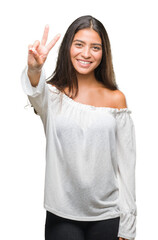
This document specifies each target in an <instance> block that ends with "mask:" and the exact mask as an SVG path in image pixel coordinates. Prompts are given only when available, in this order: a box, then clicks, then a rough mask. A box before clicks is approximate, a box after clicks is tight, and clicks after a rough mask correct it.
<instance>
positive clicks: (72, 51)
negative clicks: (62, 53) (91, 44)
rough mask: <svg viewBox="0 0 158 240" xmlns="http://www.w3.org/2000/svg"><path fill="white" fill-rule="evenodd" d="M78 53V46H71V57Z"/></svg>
mask: <svg viewBox="0 0 158 240" xmlns="http://www.w3.org/2000/svg"><path fill="white" fill-rule="evenodd" d="M78 53H79V51H78V50H77V49H76V48H73V47H71V48H70V56H71V59H72V58H74V57H75V56H76V55H77V54H78Z"/></svg>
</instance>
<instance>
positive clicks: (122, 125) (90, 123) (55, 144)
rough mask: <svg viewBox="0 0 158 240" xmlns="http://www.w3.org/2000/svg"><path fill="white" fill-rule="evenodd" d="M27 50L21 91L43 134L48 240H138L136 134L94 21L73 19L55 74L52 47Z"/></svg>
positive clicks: (104, 34)
mask: <svg viewBox="0 0 158 240" xmlns="http://www.w3.org/2000/svg"><path fill="white" fill-rule="evenodd" d="M48 31H49V27H48V25H47V26H46V27H45V30H44V34H43V38H42V41H41V42H39V41H35V43H34V44H33V45H29V50H28V65H27V67H26V68H25V69H24V71H23V73H22V86H23V89H24V92H25V93H26V94H27V95H28V98H29V100H30V103H31V104H32V106H33V107H34V109H35V112H36V113H37V114H38V115H39V116H40V117H41V120H42V122H43V126H44V130H45V134H46V173H45V195H44V207H45V209H46V224H45V239H46V240H59V239H60V240H62V239H64V240H94V239H95V240H116V239H119V240H127V239H129V240H131V239H134V238H135V235H136V215H137V208H136V197H135V162H136V144H135V129H134V123H133V120H132V118H131V115H130V113H131V111H130V110H129V109H128V107H127V105H126V98H125V95H124V94H123V93H122V92H121V91H120V90H119V89H118V87H117V84H116V82H115V76H114V71H113V65H112V56H111V50H110V42H109V38H108V35H107V32H106V30H105V28H104V26H103V25H102V23H101V22H100V21H98V20H97V19H95V18H94V17H92V16H83V17H80V18H78V19H76V20H75V21H74V22H73V23H72V24H71V25H70V27H69V28H68V30H67V32H66V34H65V36H64V38H63V41H62V43H61V46H60V50H59V54H58V59H57V65H56V69H55V71H54V73H53V74H52V76H51V77H50V78H49V81H46V77H45V72H44V69H43V65H44V63H45V61H46V59H47V56H48V53H49V51H50V50H51V49H52V48H53V46H54V45H55V44H56V42H57V41H58V39H59V38H60V35H57V36H56V37H55V38H54V39H53V40H52V41H51V42H50V43H49V44H48V45H47V46H46V42H47V37H48Z"/></svg>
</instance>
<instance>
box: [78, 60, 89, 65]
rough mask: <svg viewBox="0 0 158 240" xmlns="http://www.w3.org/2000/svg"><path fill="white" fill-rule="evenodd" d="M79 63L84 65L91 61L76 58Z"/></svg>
mask: <svg viewBox="0 0 158 240" xmlns="http://www.w3.org/2000/svg"><path fill="white" fill-rule="evenodd" d="M77 61H78V62H79V63H81V64H84V65H88V64H91V63H92V62H90V61H83V60H77Z"/></svg>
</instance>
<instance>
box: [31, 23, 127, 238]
mask: <svg viewBox="0 0 158 240" xmlns="http://www.w3.org/2000/svg"><path fill="white" fill-rule="evenodd" d="M48 32H49V26H48V25H46V26H45V29H44V33H43V37H42V40H41V42H40V41H39V40H36V41H35V42H34V44H33V45H29V46H28V76H29V79H30V81H31V84H32V86H34V87H35V86H37V85H38V82H39V79H40V74H41V69H42V67H43V65H44V63H45V61H46V59H47V56H48V54H49V52H50V50H51V49H52V48H53V46H54V45H55V44H56V42H57V41H58V40H59V38H60V34H57V35H56V36H55V37H54V38H53V40H52V41H51V42H50V43H49V44H47V45H46V42H47V38H48ZM70 56H71V61H72V64H73V66H74V68H75V70H76V74H77V79H78V85H79V89H81V91H82V92H84V93H87V92H86V91H87V90H88V89H94V90H95V92H96V90H98V89H99V90H100V89H102V90H101V91H99V95H100V94H101V93H102V92H103V91H104V93H105V95H106V98H107V96H108V97H110V95H111V96H112V100H111V102H112V103H113V105H115V107H117V108H126V107H127V105H126V99H125V95H124V94H123V93H122V92H121V91H120V90H115V91H113V93H114V94H111V91H109V90H108V89H105V88H104V89H103V85H102V84H101V83H99V82H98V81H97V80H96V78H95V75H94V70H95V68H96V67H97V66H98V65H99V63H100V61H101V58H102V47H101V38H100V36H99V35H98V33H97V32H95V31H94V30H93V29H89V28H88V29H82V30H80V31H78V32H77V33H76V34H75V37H74V39H73V42H72V46H71V49H70ZM78 60H82V61H85V62H89V64H84V63H82V62H78ZM92 92H93V90H92ZM107 94H109V95H107ZM101 101H102V99H101ZM119 240H128V239H126V238H121V237H120V238H119Z"/></svg>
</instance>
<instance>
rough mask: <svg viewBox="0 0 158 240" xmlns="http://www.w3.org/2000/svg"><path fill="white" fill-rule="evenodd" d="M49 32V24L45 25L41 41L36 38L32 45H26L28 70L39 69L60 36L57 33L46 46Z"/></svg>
mask: <svg viewBox="0 0 158 240" xmlns="http://www.w3.org/2000/svg"><path fill="white" fill-rule="evenodd" d="M48 32H49V25H46V26H45V29H44V33H43V37H42V40H41V42H40V41H38V40H36V41H35V42H34V44H33V45H29V46H28V69H29V71H40V70H41V68H42V66H43V64H44V62H45V61H46V58H47V56H48V53H49V51H50V50H51V49H52V48H53V46H54V45H55V44H56V42H57V41H58V40H59V38H60V34H57V35H56V36H55V37H54V39H53V40H52V41H51V42H50V43H49V44H48V45H47V46H46V42H47V38H48Z"/></svg>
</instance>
